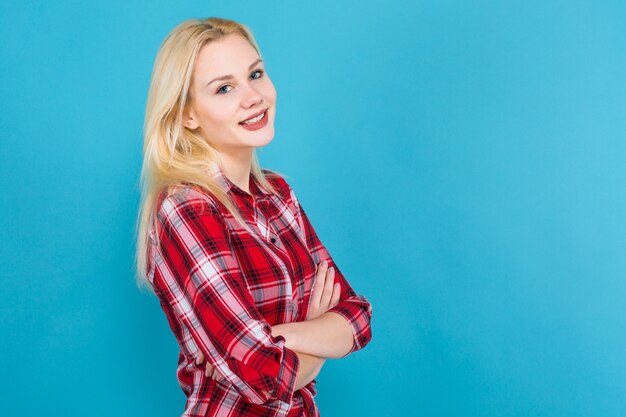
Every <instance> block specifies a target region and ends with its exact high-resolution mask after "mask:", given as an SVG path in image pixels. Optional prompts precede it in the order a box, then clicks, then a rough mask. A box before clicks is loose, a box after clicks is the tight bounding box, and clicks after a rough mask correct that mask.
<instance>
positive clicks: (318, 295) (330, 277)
mask: <svg viewBox="0 0 626 417" xmlns="http://www.w3.org/2000/svg"><path fill="white" fill-rule="evenodd" d="M334 282H335V269H334V268H332V267H331V268H328V263H327V262H326V261H325V260H324V261H322V262H320V263H319V264H318V266H317V272H316V275H315V282H314V283H313V289H312V292H311V300H310V302H309V309H308V311H307V316H306V320H311V319H314V318H316V317H319V316H321V315H322V314H324V313H325V312H327V311H328V310H330V309H331V308H333V307H334V306H336V305H337V304H338V303H339V296H340V295H341V288H340V285H339V283H337V284H335V285H333V283H334Z"/></svg>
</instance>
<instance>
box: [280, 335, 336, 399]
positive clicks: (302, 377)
mask: <svg viewBox="0 0 626 417" xmlns="http://www.w3.org/2000/svg"><path fill="white" fill-rule="evenodd" d="M285 346H286V345H285ZM296 354H297V355H298V358H299V359H300V369H299V371H298V379H297V380H296V391H297V390H299V389H300V388H302V387H304V386H306V385H307V384H308V383H309V382H311V381H313V380H314V379H315V378H316V377H317V375H318V374H319V373H320V370H321V369H322V365H324V362H325V361H326V359H325V358H320V357H318V356H313V355H308V354H306V353H301V352H296Z"/></svg>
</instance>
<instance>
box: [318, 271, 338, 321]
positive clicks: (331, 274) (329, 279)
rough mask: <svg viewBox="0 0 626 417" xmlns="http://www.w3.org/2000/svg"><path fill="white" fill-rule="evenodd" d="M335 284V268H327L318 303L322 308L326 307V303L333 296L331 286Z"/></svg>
mask: <svg viewBox="0 0 626 417" xmlns="http://www.w3.org/2000/svg"><path fill="white" fill-rule="evenodd" d="M334 285H335V268H332V267H331V268H328V273H327V274H326V282H325V283H324V293H323V294H322V299H321V300H320V305H321V306H322V308H323V309H324V310H326V309H328V308H329V307H328V304H329V303H330V299H331V297H332V296H333V286H334Z"/></svg>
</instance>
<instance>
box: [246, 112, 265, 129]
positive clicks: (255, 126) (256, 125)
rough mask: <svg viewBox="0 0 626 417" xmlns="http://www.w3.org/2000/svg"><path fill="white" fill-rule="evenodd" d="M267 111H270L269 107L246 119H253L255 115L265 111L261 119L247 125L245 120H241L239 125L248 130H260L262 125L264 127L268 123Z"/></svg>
mask: <svg viewBox="0 0 626 417" xmlns="http://www.w3.org/2000/svg"><path fill="white" fill-rule="evenodd" d="M267 111H268V109H265V110H261V111H260V112H258V113H256V114H254V115H253V116H251V117H249V118H248V119H246V120H249V119H252V118H253V117H256V116H258V115H259V114H262V113H265V114H264V115H263V118H261V120H259V121H258V122H256V123H253V124H251V125H247V124H244V123H243V122H239V125H240V126H241V127H243V128H244V129H246V130H259V129H261V128H262V127H264V126H265V125H266V124H267Z"/></svg>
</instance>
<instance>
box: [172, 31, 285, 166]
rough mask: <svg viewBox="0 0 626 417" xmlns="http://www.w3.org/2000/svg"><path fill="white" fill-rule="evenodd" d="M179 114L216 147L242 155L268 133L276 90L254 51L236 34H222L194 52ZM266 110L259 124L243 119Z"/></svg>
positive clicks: (266, 138)
mask: <svg viewBox="0 0 626 417" xmlns="http://www.w3.org/2000/svg"><path fill="white" fill-rule="evenodd" d="M190 89H191V101H190V103H189V106H188V109H187V112H186V114H185V118H184V122H183V123H184V125H185V127H187V128H188V129H191V130H196V129H198V130H199V131H200V132H201V134H202V136H203V137H204V138H206V140H207V141H209V143H211V144H212V145H213V146H214V147H215V148H216V149H217V150H218V151H221V152H225V153H228V154H231V155H236V154H238V153H241V154H245V153H249V152H251V151H252V149H253V148H256V147H262V146H265V145H267V144H268V143H269V142H271V140H272V138H273V137H274V117H275V114H276V110H275V104H276V90H275V88H274V85H273V84H272V81H271V80H270V78H269V77H268V75H267V74H266V72H265V68H264V65H263V61H262V60H261V59H260V57H259V55H258V54H257V52H256V50H255V49H254V47H253V46H252V45H250V43H248V41H247V40H246V39H245V38H243V37H242V36H240V35H228V36H225V37H223V38H221V39H219V40H217V41H213V42H211V43H209V44H207V45H205V46H204V47H202V49H201V50H200V52H199V54H198V58H197V61H196V66H195V68H194V70H193V81H192V85H191V87H190ZM261 112H266V113H265V114H264V115H263V119H261V120H260V121H259V122H257V123H255V124H252V125H246V126H244V125H243V124H242V122H243V121H245V120H248V119H250V118H252V117H253V116H255V115H257V114H258V113H261Z"/></svg>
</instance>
